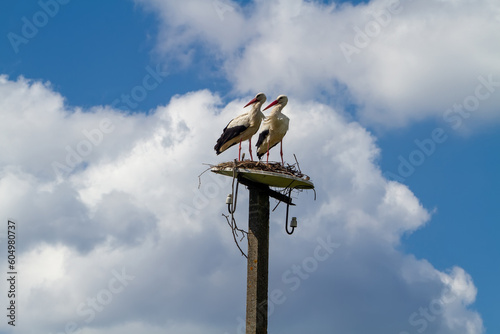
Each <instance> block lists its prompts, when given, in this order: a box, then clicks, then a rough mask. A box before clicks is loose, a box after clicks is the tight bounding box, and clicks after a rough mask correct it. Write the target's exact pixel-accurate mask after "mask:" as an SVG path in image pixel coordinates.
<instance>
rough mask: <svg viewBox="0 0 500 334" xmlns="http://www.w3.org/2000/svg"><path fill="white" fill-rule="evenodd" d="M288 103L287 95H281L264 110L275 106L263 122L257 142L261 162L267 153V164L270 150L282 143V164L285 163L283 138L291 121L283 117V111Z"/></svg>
mask: <svg viewBox="0 0 500 334" xmlns="http://www.w3.org/2000/svg"><path fill="white" fill-rule="evenodd" d="M287 103H288V98H287V97H286V96H285V95H280V96H278V98H277V99H276V100H274V101H273V102H271V104H269V105H268V106H267V107H266V108H265V109H264V110H266V109H268V108H270V107H272V106H274V108H273V109H272V110H271V113H270V114H269V116H266V118H265V119H264V122H262V128H261V132H260V134H259V139H258V140H257V145H256V146H257V156H258V157H259V160H260V159H261V158H262V156H263V155H264V154H266V152H267V162H269V150H270V149H271V148H273V147H274V146H276V145H277V144H278V143H280V155H281V163H282V164H283V165H284V161H283V137H284V136H285V134H286V132H287V131H288V124H289V122H290V119H289V118H288V117H286V116H285V115H283V114H282V113H281V111H282V110H283V108H284V107H285V106H286V104H287Z"/></svg>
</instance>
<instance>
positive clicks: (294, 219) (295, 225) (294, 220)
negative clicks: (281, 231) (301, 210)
mask: <svg viewBox="0 0 500 334" xmlns="http://www.w3.org/2000/svg"><path fill="white" fill-rule="evenodd" d="M290 227H297V217H292V221H291V223H290Z"/></svg>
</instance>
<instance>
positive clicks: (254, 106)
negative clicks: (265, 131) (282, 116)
mask: <svg viewBox="0 0 500 334" xmlns="http://www.w3.org/2000/svg"><path fill="white" fill-rule="evenodd" d="M263 104H264V101H258V102H255V103H254V104H252V109H251V110H250V113H251V114H252V115H255V114H258V113H260V112H261V111H260V108H261V107H262V105H263Z"/></svg>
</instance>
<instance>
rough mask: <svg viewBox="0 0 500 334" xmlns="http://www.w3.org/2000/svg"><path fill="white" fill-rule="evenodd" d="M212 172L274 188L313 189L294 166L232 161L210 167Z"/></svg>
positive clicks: (304, 176) (312, 185) (306, 178)
mask: <svg viewBox="0 0 500 334" xmlns="http://www.w3.org/2000/svg"><path fill="white" fill-rule="evenodd" d="M211 170H212V172H214V173H217V174H222V175H226V176H231V177H232V176H235V177H238V178H244V179H246V180H249V181H252V182H256V183H260V184H264V185H268V186H270V187H276V188H289V189H313V188H314V184H313V183H312V182H311V181H310V179H309V176H307V175H305V174H302V172H301V171H300V170H297V168H296V167H295V165H287V166H286V167H285V166H282V165H281V164H280V163H278V162H270V163H263V162H260V161H249V160H245V161H234V162H233V161H232V162H223V163H220V164H218V165H216V166H212V168H211Z"/></svg>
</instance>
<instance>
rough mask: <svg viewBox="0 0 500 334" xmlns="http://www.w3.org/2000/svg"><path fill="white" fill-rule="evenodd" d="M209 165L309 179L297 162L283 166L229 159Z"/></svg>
mask: <svg viewBox="0 0 500 334" xmlns="http://www.w3.org/2000/svg"><path fill="white" fill-rule="evenodd" d="M211 167H212V168H216V169H219V170H222V169H225V168H241V169H253V170H262V171H266V172H274V173H280V174H285V175H290V176H294V177H297V178H302V179H305V180H309V179H310V178H309V176H307V175H305V174H303V173H302V172H301V170H300V167H299V163H298V162H297V163H295V164H293V165H290V164H286V165H285V166H283V165H282V164H280V163H279V162H269V163H264V162H260V161H250V160H243V161H236V160H235V161H229V162H222V163H220V164H218V165H215V166H211Z"/></svg>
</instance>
